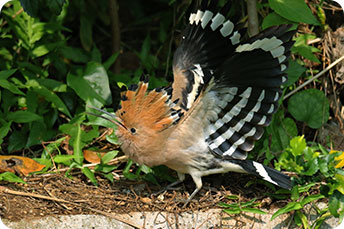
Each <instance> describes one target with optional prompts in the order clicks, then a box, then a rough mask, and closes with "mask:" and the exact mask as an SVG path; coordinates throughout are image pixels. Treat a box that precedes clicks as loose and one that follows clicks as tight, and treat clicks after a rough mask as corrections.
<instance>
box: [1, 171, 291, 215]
mask: <svg viewBox="0 0 344 229" xmlns="http://www.w3.org/2000/svg"><path fill="white" fill-rule="evenodd" d="M97 179H98V182H99V186H94V185H93V184H92V183H90V182H89V181H88V180H87V178H86V177H85V176H84V175H83V174H82V173H80V172H78V171H76V172H74V174H72V178H67V177H66V176H65V175H64V174H43V175H34V176H31V177H27V178H25V181H26V184H19V183H7V182H0V217H1V218H3V219H8V220H10V221H19V220H22V219H32V218H39V217H43V216H48V215H49V216H51V215H52V216H54V215H73V214H102V215H107V214H111V213H116V214H117V213H119V214H120V213H129V212H133V211H139V212H143V211H167V212H172V213H175V214H178V213H180V212H184V211H194V210H207V209H209V208H217V207H218V206H217V204H218V203H219V202H220V201H222V202H226V203H230V202H232V201H233V200H229V199H227V198H226V196H227V195H238V196H239V197H240V199H239V201H247V200H251V199H252V198H254V197H255V198H257V201H259V202H260V203H261V206H260V207H265V208H273V207H280V206H283V205H285V202H286V201H285V200H276V199H272V198H270V197H269V194H268V193H273V192H274V191H273V190H271V189H269V188H267V187H266V186H264V185H259V184H252V185H251V186H250V187H249V188H245V187H244V186H245V184H246V183H247V182H248V181H249V180H251V179H256V178H255V177H252V176H249V175H243V174H234V173H228V174H224V175H217V176H209V177H206V178H203V180H204V182H203V183H204V185H203V188H202V190H201V191H200V192H199V193H198V194H197V195H196V197H195V198H194V199H193V200H192V201H191V203H190V204H188V205H187V206H186V207H183V205H184V201H185V200H186V199H187V197H188V193H191V192H192V191H193V189H194V188H195V186H194V184H193V181H192V179H191V178H190V177H188V178H187V179H186V181H185V182H184V183H183V184H182V185H180V186H178V187H177V190H168V191H165V192H162V193H161V194H159V195H157V194H153V193H154V192H157V191H159V190H161V189H162V187H164V186H163V185H167V183H166V184H162V187H159V186H156V185H154V184H151V183H148V182H145V181H128V180H125V179H124V178H123V179H120V180H118V181H114V183H111V182H110V181H108V180H107V179H104V178H102V177H100V176H97ZM237 201H238V200H235V202H237Z"/></svg>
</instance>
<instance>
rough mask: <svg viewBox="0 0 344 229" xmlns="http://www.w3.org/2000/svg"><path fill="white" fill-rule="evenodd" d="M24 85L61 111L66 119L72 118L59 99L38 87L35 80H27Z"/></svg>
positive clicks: (40, 86) (43, 88)
mask: <svg viewBox="0 0 344 229" xmlns="http://www.w3.org/2000/svg"><path fill="white" fill-rule="evenodd" d="M26 85H27V87H28V88H30V89H32V90H33V91H34V92H36V93H37V94H39V95H41V96H42V97H43V98H44V99H45V100H47V101H49V102H51V103H52V104H54V105H55V106H56V108H57V109H58V110H59V111H61V112H62V113H64V114H65V115H67V116H68V117H72V116H71V114H70V113H69V110H68V108H67V106H66V105H65V104H64V102H63V101H62V100H61V99H60V97H58V96H57V95H56V94H55V93H54V92H52V91H50V90H49V89H47V88H46V87H44V86H42V85H40V84H39V83H38V82H37V81H36V80H29V81H28V82H27V83H26Z"/></svg>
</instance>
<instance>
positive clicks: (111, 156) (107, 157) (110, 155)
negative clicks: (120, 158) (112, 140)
mask: <svg viewBox="0 0 344 229" xmlns="http://www.w3.org/2000/svg"><path fill="white" fill-rule="evenodd" d="M117 154H118V151H117V150H112V151H109V152H107V153H106V154H105V155H104V156H103V157H102V159H101V161H102V164H107V163H109V161H111V160H112V159H114V158H115V157H116V156H117Z"/></svg>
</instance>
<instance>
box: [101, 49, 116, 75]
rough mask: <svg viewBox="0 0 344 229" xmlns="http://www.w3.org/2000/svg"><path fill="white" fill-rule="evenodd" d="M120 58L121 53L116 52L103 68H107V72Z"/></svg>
mask: <svg viewBox="0 0 344 229" xmlns="http://www.w3.org/2000/svg"><path fill="white" fill-rule="evenodd" d="M118 56H119V52H116V53H114V54H112V56H110V57H109V58H108V59H107V60H106V61H105V62H104V63H103V66H104V68H105V70H106V71H107V70H109V69H110V67H111V66H112V65H113V64H114V63H115V62H116V60H117V57H118Z"/></svg>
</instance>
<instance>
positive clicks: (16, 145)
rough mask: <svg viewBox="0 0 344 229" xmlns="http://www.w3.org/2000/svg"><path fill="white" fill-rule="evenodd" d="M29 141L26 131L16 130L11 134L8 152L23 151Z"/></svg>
mask: <svg viewBox="0 0 344 229" xmlns="http://www.w3.org/2000/svg"><path fill="white" fill-rule="evenodd" d="M26 140H27V131H26V130H21V131H18V130H15V131H13V133H12V134H11V136H10V138H9V140H8V147H7V150H8V151H9V152H12V151H16V150H20V149H23V148H24V147H25V145H26Z"/></svg>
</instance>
